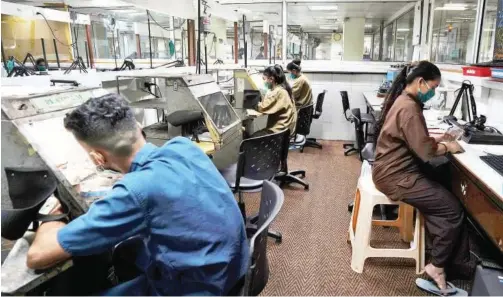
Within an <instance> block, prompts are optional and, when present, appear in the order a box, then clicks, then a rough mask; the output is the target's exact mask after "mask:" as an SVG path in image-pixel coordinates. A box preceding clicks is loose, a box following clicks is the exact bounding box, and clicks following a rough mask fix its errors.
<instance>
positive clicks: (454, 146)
mask: <svg viewBox="0 0 503 297" xmlns="http://www.w3.org/2000/svg"><path fill="white" fill-rule="evenodd" d="M444 145H445V146H446V147H447V151H448V152H449V153H451V154H458V153H464V151H465V150H464V149H463V148H462V147H461V145H459V143H458V142H457V141H451V142H447V143H444Z"/></svg>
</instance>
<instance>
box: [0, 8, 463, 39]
mask: <svg viewBox="0 0 503 297" xmlns="http://www.w3.org/2000/svg"><path fill="white" fill-rule="evenodd" d="M7 1H9V2H15V3H18V4H26V5H32V6H44V5H46V4H47V3H61V2H62V0H7ZM183 1H187V0H183ZM347 1H348V2H346V3H342V2H338V3H327V2H309V3H306V2H302V1H299V2H288V3H287V20H288V27H289V31H292V32H295V31H299V30H300V28H302V30H303V31H304V32H311V33H320V32H333V31H334V30H337V31H340V30H342V26H343V22H344V19H345V18H355V17H358V18H365V30H366V31H367V32H371V31H373V30H375V29H376V28H378V27H379V25H380V23H381V21H383V20H384V21H385V20H387V19H389V18H390V17H392V16H393V15H394V14H395V13H397V12H398V10H400V9H401V8H402V7H403V6H404V5H405V4H406V3H408V2H413V1H411V0H403V2H400V1H401V0H390V1H392V2H384V1H378V0H376V1H375V2H372V0H361V1H364V2H357V3H355V1H354V0H347ZM469 1H470V0H469ZM64 2H65V3H66V4H68V5H69V6H71V7H72V8H73V9H74V10H76V11H77V12H79V13H82V14H88V15H92V16H95V17H107V16H113V17H114V18H115V19H116V20H122V21H130V22H140V23H146V22H147V14H146V12H145V10H144V9H139V8H136V7H134V6H133V5H131V1H128V2H129V3H128V2H126V1H120V0H106V1H105V0H64ZM217 2H219V3H220V4H221V5H223V6H226V7H229V8H232V9H233V10H234V11H236V12H237V13H238V14H241V15H243V14H244V15H245V16H246V19H247V21H250V22H251V25H252V27H254V28H256V29H257V28H262V27H263V21H264V20H266V21H267V22H268V24H269V25H274V26H276V27H277V26H280V25H281V24H282V3H281V2H279V3H278V2H275V1H274V0H269V1H268V2H263V1H261V0H255V1H248V3H246V2H247V1H245V0H234V1H229V0H227V1H217ZM250 2H251V3H250ZM151 15H152V17H153V18H154V19H155V20H156V21H157V22H158V23H160V24H161V25H163V26H168V24H169V22H170V19H171V16H169V15H167V14H161V13H156V12H151ZM177 23H178V20H176V21H175V25H176V24H177ZM259 30H260V29H259Z"/></svg>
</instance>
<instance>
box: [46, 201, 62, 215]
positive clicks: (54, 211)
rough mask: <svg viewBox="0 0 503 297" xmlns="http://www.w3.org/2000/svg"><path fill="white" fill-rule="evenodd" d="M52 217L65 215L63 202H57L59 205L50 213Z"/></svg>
mask: <svg viewBox="0 0 503 297" xmlns="http://www.w3.org/2000/svg"><path fill="white" fill-rule="evenodd" d="M49 214H50V215H60V214H64V212H63V206H62V205H61V202H59V200H58V202H57V204H56V205H55V206H54V208H53V209H52V210H51V211H50V212H49Z"/></svg>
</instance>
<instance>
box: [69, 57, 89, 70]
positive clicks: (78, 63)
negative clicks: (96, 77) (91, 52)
mask: <svg viewBox="0 0 503 297" xmlns="http://www.w3.org/2000/svg"><path fill="white" fill-rule="evenodd" d="M77 67H78V68H79V71H80V72H81V73H82V72H84V73H87V70H86V65H84V60H82V57H78V58H77V59H75V61H73V63H72V65H70V67H68V69H66V71H65V72H64V74H68V73H70V72H71V71H72V70H75V69H77Z"/></svg>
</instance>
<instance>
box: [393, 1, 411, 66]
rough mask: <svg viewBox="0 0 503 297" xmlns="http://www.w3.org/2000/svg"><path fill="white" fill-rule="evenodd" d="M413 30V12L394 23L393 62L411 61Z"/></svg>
mask: <svg viewBox="0 0 503 297" xmlns="http://www.w3.org/2000/svg"><path fill="white" fill-rule="evenodd" d="M413 30H414V10H410V11H409V12H407V13H405V14H404V15H403V16H401V17H400V18H399V19H398V20H397V21H396V38H395V56H394V61H400V62H401V61H404V62H406V61H411V60H412V52H413V50H414V47H413V46H412V34H413V32H412V31H413Z"/></svg>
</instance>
